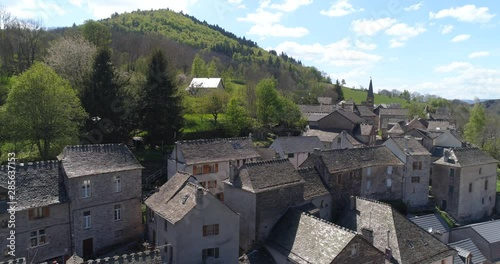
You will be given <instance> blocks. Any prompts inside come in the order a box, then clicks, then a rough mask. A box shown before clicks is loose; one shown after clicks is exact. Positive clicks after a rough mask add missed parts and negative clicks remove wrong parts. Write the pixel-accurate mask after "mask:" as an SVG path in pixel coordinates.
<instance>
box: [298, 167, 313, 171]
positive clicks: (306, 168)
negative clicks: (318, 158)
mask: <svg viewBox="0 0 500 264" xmlns="http://www.w3.org/2000/svg"><path fill="white" fill-rule="evenodd" d="M310 170H316V168H314V166H307V167H298V168H297V171H310Z"/></svg>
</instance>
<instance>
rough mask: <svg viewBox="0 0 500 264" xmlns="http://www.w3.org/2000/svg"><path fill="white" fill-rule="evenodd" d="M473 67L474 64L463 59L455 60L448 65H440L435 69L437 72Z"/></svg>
mask: <svg viewBox="0 0 500 264" xmlns="http://www.w3.org/2000/svg"><path fill="white" fill-rule="evenodd" d="M470 67H472V64H470V63H468V62H463V61H454V62H452V63H450V64H448V65H442V66H438V67H436V68H435V69H434V71H435V72H454V71H457V70H463V69H467V68H470Z"/></svg>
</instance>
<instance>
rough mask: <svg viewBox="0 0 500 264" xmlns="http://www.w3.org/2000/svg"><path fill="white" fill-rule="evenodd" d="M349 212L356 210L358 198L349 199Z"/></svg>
mask: <svg viewBox="0 0 500 264" xmlns="http://www.w3.org/2000/svg"><path fill="white" fill-rule="evenodd" d="M349 210H351V211H354V210H356V197H354V196H351V197H349Z"/></svg>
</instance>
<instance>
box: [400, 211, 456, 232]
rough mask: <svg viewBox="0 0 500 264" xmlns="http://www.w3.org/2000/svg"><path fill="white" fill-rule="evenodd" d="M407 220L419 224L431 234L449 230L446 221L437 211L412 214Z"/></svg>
mask: <svg viewBox="0 0 500 264" xmlns="http://www.w3.org/2000/svg"><path fill="white" fill-rule="evenodd" d="M409 220H410V221H412V222H413V223H415V224H416V225H418V226H420V228H422V229H424V230H427V232H429V233H431V234H432V233H435V232H440V233H446V232H450V227H449V226H448V224H447V223H446V221H444V219H443V218H442V217H441V216H440V215H439V214H437V213H435V214H427V215H420V216H414V217H412V218H409Z"/></svg>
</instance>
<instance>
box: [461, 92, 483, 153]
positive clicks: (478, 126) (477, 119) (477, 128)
mask: <svg viewBox="0 0 500 264" xmlns="http://www.w3.org/2000/svg"><path fill="white" fill-rule="evenodd" d="M485 130H486V111H485V109H484V106H483V105H482V104H481V103H480V102H479V101H478V100H477V101H476V104H475V105H474V107H473V108H472V110H471V111H470V117H469V122H468V123H467V124H466V125H465V131H464V136H465V139H467V140H468V141H469V142H472V143H474V144H476V145H478V146H480V147H484V143H485V141H486V138H485Z"/></svg>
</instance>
